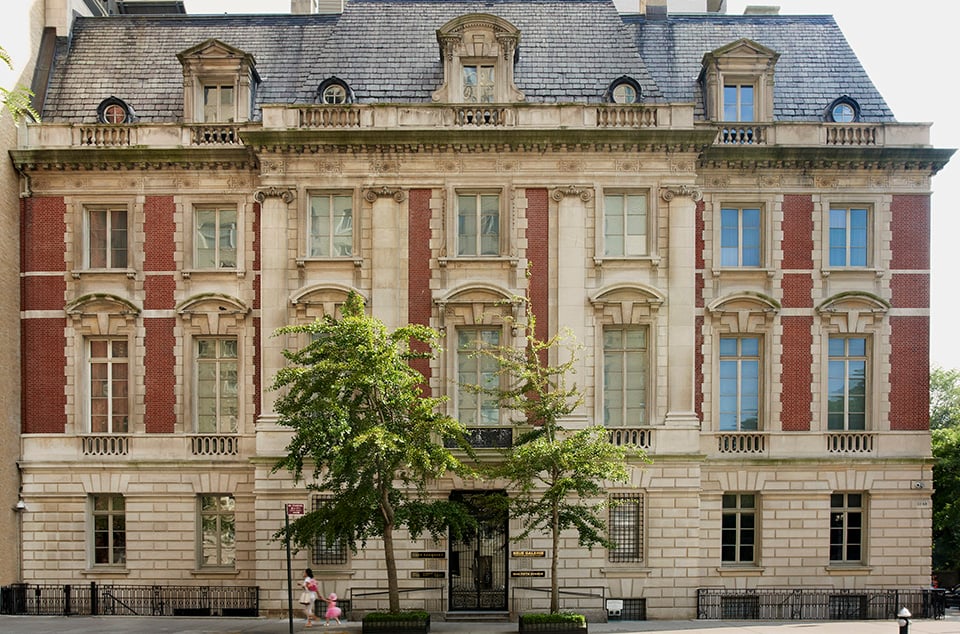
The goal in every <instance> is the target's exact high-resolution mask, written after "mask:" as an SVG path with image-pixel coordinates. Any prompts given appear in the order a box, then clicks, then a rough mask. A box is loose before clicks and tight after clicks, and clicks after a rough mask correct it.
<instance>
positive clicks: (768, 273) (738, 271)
mask: <svg viewBox="0 0 960 634" xmlns="http://www.w3.org/2000/svg"><path fill="white" fill-rule="evenodd" d="M712 273H713V276H714V277H766V278H768V279H772V278H773V276H774V270H773V269H768V268H765V267H762V266H723V267H719V268H714V269H712Z"/></svg>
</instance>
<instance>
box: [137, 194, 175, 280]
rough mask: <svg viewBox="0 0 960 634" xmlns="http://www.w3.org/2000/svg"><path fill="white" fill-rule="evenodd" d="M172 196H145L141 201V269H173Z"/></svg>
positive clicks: (173, 207) (173, 228)
mask: <svg viewBox="0 0 960 634" xmlns="http://www.w3.org/2000/svg"><path fill="white" fill-rule="evenodd" d="M175 211H176V206H175V205H174V203H173V196H147V198H146V200H145V201H144V203H143V215H144V223H143V232H144V238H145V239H144V244H143V270H144V271H173V270H175V269H176V268H177V266H176V264H175V263H174V261H173V254H174V253H175V252H176V247H175V246H174V235H175V231H176V226H175V224H174V222H173V214H174V212H175Z"/></svg>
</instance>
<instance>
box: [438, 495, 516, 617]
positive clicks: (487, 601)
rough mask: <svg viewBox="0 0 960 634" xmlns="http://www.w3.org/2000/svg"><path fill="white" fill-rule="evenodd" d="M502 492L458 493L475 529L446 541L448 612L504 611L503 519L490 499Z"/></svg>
mask: <svg viewBox="0 0 960 634" xmlns="http://www.w3.org/2000/svg"><path fill="white" fill-rule="evenodd" d="M503 495H504V494H503V493H502V492H484V493H459V492H455V493H454V494H453V495H451V496H450V497H451V499H453V500H459V501H461V502H464V503H466V504H467V505H468V506H469V507H470V509H471V512H472V513H473V516H474V517H475V518H477V528H476V530H473V531H470V533H469V534H466V535H463V536H462V537H460V538H453V537H451V539H450V602H449V605H450V610H451V611H453V610H466V611H484V610H489V611H501V610H506V609H507V574H508V573H507V516H506V513H505V512H503V511H502V505H500V504H496V503H495V502H494V498H493V497H491V496H500V497H501V498H502V497H503Z"/></svg>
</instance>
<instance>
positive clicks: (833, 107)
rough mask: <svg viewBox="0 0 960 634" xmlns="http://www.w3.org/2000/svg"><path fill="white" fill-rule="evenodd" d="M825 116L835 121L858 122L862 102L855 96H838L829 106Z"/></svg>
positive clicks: (828, 119)
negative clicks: (858, 101)
mask: <svg viewBox="0 0 960 634" xmlns="http://www.w3.org/2000/svg"><path fill="white" fill-rule="evenodd" d="M824 118H825V119H826V120H827V121H831V122H833V123H856V122H857V121H860V104H859V103H857V100H856V99H854V98H853V97H849V96H847V95H843V96H842V97H837V98H836V99H834V100H833V102H832V103H831V104H830V105H829V106H827V109H826V110H825V111H824Z"/></svg>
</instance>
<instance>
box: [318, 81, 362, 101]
mask: <svg viewBox="0 0 960 634" xmlns="http://www.w3.org/2000/svg"><path fill="white" fill-rule="evenodd" d="M317 96H318V97H319V98H320V103H323V104H327V105H338V104H345V103H350V102H351V101H353V99H352V96H351V93H350V88H348V87H347V84H345V83H344V82H343V81H341V80H340V79H337V78H336V77H331V78H330V79H328V80H326V81H324V82H323V83H322V84H320V87H319V88H317Z"/></svg>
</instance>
